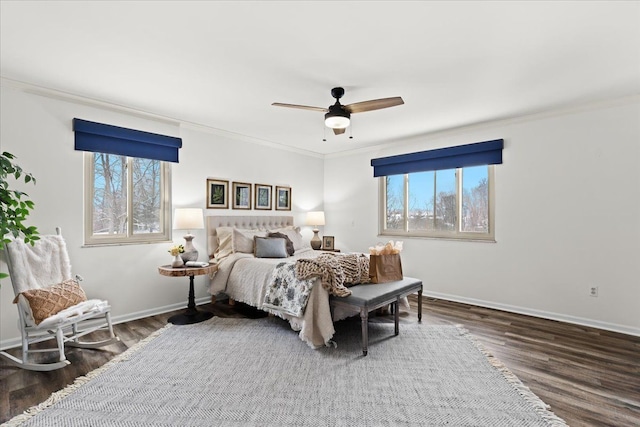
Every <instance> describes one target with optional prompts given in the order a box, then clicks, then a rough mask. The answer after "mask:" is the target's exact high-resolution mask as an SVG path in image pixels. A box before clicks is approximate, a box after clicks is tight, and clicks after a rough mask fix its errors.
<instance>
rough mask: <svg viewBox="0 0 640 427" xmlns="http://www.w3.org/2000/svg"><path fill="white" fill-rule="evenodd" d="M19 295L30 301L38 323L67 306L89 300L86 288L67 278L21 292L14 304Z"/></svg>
mask: <svg viewBox="0 0 640 427" xmlns="http://www.w3.org/2000/svg"><path fill="white" fill-rule="evenodd" d="M19 296H22V297H24V298H25V299H26V300H27V302H28V303H29V307H30V308H31V315H32V316H33V320H34V321H35V322H36V325H38V324H40V322H42V321H43V320H44V319H46V318H47V317H49V316H53V315H54V314H56V313H59V312H60V311H62V310H64V309H65V308H69V307H72V306H74V305H76V304H79V303H81V302H83V301H86V300H87V295H86V294H85V293H84V290H83V289H82V287H80V284H79V283H78V282H77V281H75V280H73V279H69V280H65V281H64V282H62V283H58V284H56V285H51V286H48V287H46V288H40V289H30V290H28V291H24V292H21V293H20V294H19V295H18V296H16V298H15V299H14V300H13V303H14V304H16V303H17V302H18V297H19Z"/></svg>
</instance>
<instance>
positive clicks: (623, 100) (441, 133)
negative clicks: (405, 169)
mask: <svg viewBox="0 0 640 427" xmlns="http://www.w3.org/2000/svg"><path fill="white" fill-rule="evenodd" d="M639 102H640V94H634V95H627V96H623V97H618V98H609V99H604V100H598V101H592V102H586V103H581V104H571V105H565V106H562V107H558V108H553V109H548V110H541V111H536V112H532V113H528V114H521V115H514V116H509V117H502V118H497V119H491V120H486V121H483V122H477V123H471V124H468V125H462V126H457V127H453V128H447V129H441V130H436V131H433V132H425V133H422V134H416V135H411V136H405V137H402V138H401V139H393V140H392V141H386V142H382V143H380V144H376V145H371V146H368V147H362V148H358V149H354V150H348V151H341V152H339V153H331V154H326V155H325V156H324V157H325V158H326V159H333V158H340V157H348V156H352V155H354V154H362V153H370V152H375V151H380V150H381V149H387V148H391V147H399V146H403V145H405V144H407V143H414V142H424V141H425V140H430V139H436V138H442V137H449V136H453V135H458V134H461V133H467V132H471V131H475V130H483V129H490V128H494V127H497V126H509V125H513V124H519V123H525V122H531V121H535V120H541V119H546V118H551V117H559V116H566V115H570V114H577V113H582V112H586V111H593V110H600V109H604V108H611V107H617V106H620V105H628V104H634V103H639Z"/></svg>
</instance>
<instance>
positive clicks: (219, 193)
mask: <svg viewBox="0 0 640 427" xmlns="http://www.w3.org/2000/svg"><path fill="white" fill-rule="evenodd" d="M207 209H229V181H225V180H223V179H215V178H207Z"/></svg>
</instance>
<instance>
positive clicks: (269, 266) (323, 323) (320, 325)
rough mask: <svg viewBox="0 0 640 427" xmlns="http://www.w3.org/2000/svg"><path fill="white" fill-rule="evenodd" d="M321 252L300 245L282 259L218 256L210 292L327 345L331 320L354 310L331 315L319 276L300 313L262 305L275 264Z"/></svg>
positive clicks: (308, 340) (310, 342)
mask: <svg viewBox="0 0 640 427" xmlns="http://www.w3.org/2000/svg"><path fill="white" fill-rule="evenodd" d="M321 253H322V252H320V251H314V250H313V249H310V248H308V249H301V250H299V251H296V253H295V254H294V255H293V256H292V257H289V258H285V259H283V258H255V257H254V256H253V255H251V254H246V253H239V252H236V253H232V254H231V255H229V256H227V257H225V258H223V259H222V260H220V262H219V264H218V272H217V273H216V275H215V276H214V277H213V279H212V280H211V281H210V284H209V293H211V294H212V295H217V294H219V293H224V294H226V295H228V296H229V297H230V298H232V299H234V300H236V301H240V302H243V303H245V304H249V305H251V306H253V307H256V308H258V309H261V310H264V311H267V312H270V313H273V314H275V315H276V316H279V317H282V318H283V319H286V320H288V321H289V323H290V324H291V328H292V329H293V330H295V331H300V333H299V336H300V339H302V340H303V341H304V342H306V343H307V344H308V345H309V346H311V347H313V348H317V347H320V346H325V345H329V344H330V341H331V338H332V337H333V334H334V332H335V329H334V328H333V322H334V321H336V320H340V319H344V318H345V317H348V316H351V315H353V314H355V313H357V312H346V311H342V310H335V312H334V315H333V318H332V316H331V309H330V307H329V293H328V292H327V290H326V289H324V288H323V287H322V285H321V284H320V279H315V281H316V283H315V284H314V286H313V290H312V291H311V295H310V296H309V301H308V302H307V308H306V310H305V312H304V314H303V315H302V316H301V317H294V316H291V315H287V314H283V313H281V312H279V311H275V310H270V309H268V308H266V307H263V303H264V297H265V294H266V292H267V287H268V286H269V282H270V280H271V275H272V273H273V269H274V268H275V266H276V264H278V263H280V262H282V261H287V262H295V261H296V260H297V259H300V258H315V257H317V256H318V255H320V254H321Z"/></svg>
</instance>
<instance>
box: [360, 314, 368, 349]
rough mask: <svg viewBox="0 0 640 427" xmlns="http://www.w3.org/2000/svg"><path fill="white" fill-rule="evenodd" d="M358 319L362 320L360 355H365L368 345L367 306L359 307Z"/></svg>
mask: <svg viewBox="0 0 640 427" xmlns="http://www.w3.org/2000/svg"><path fill="white" fill-rule="evenodd" d="M360 319H361V320H362V355H363V356H366V355H367V351H368V347H369V311H368V309H367V307H362V308H361V309H360Z"/></svg>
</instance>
